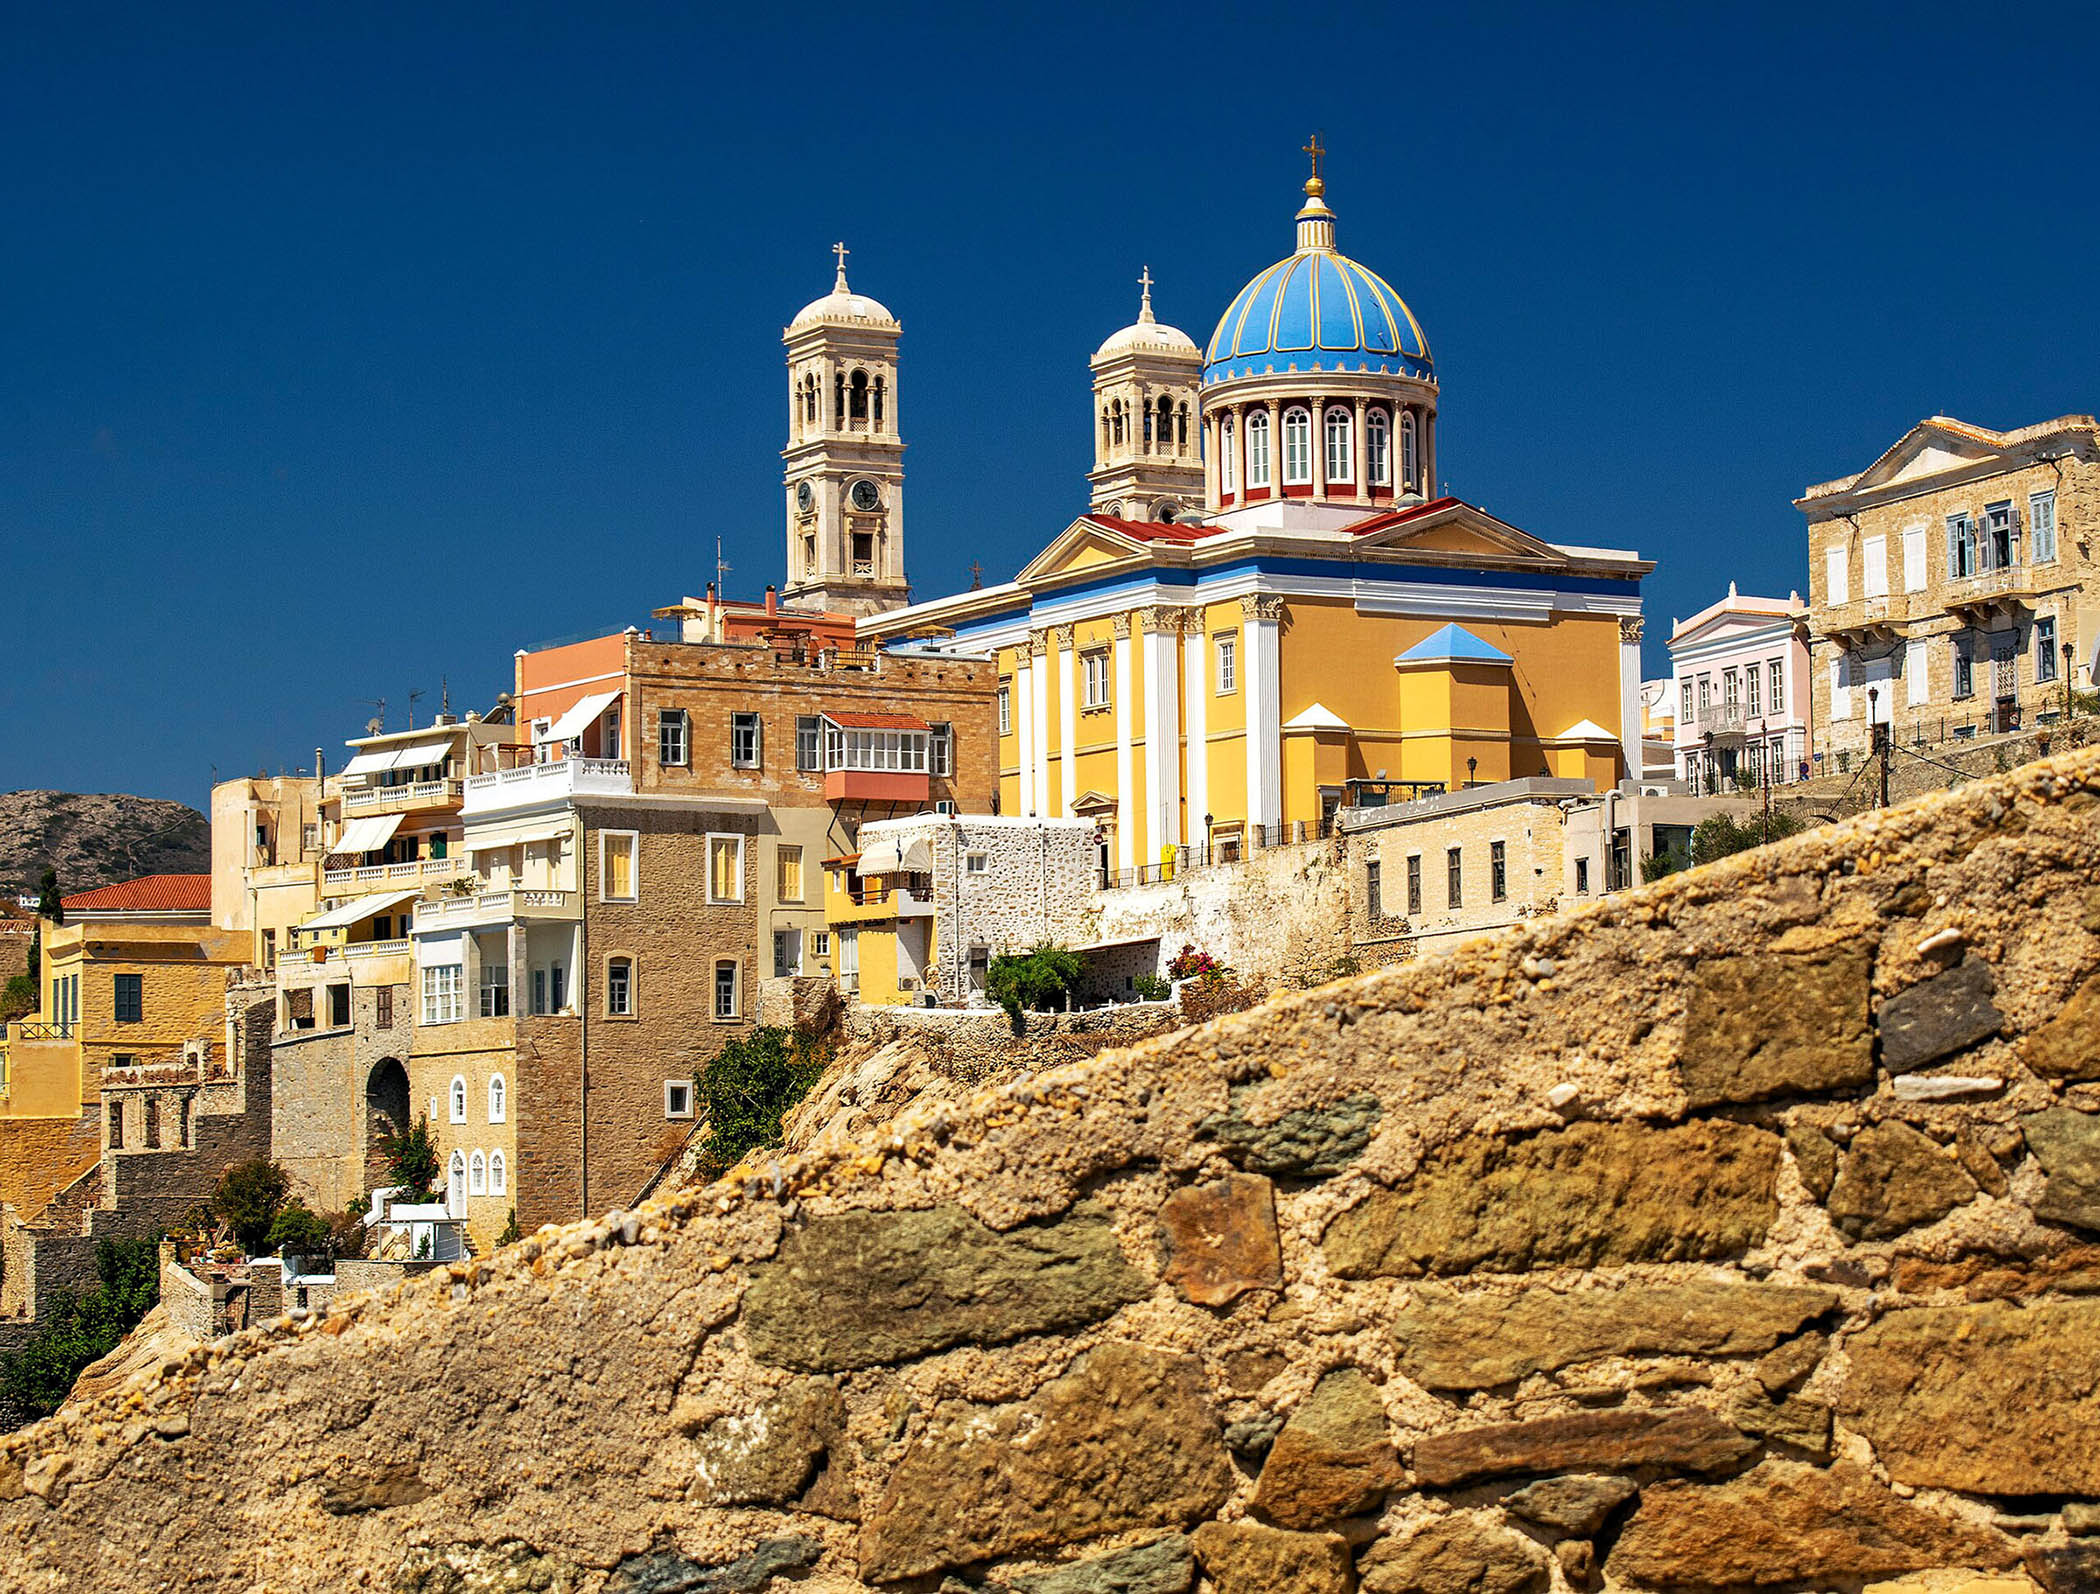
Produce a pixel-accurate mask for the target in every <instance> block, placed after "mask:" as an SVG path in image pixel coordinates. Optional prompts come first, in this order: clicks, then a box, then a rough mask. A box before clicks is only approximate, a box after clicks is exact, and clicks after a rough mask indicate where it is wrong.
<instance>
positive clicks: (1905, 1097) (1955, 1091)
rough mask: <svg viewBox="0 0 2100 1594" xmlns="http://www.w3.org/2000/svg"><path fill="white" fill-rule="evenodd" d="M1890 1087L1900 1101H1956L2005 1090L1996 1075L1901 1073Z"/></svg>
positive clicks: (2003, 1082)
mask: <svg viewBox="0 0 2100 1594" xmlns="http://www.w3.org/2000/svg"><path fill="white" fill-rule="evenodd" d="M1890 1084H1891V1086H1892V1088H1893V1089H1894V1091H1895V1093H1896V1099H1897V1100H1898V1101H1955V1100H1958V1099H1959V1098H1961V1097H1963V1096H1988V1095H1990V1094H1991V1093H1992V1092H1993V1091H1998V1090H2003V1089H2004V1088H2005V1081H2004V1080H2002V1079H2000V1078H1999V1077H1998V1076H1997V1075H1996V1074H1898V1075H1897V1076H1896V1077H1895V1079H1893V1080H1892V1081H1890Z"/></svg>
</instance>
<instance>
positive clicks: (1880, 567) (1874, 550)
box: [1859, 537, 1889, 598]
mask: <svg viewBox="0 0 2100 1594" xmlns="http://www.w3.org/2000/svg"><path fill="white" fill-rule="evenodd" d="M1859 560H1860V572H1859V590H1860V596H1862V597H1866V598H1885V597H1887V596H1888V595H1889V544H1888V539H1887V538H1886V537H1869V538H1867V539H1866V540H1865V541H1864V542H1862V543H1861V544H1860V545H1859Z"/></svg>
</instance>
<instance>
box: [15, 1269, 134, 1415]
mask: <svg viewBox="0 0 2100 1594" xmlns="http://www.w3.org/2000/svg"><path fill="white" fill-rule="evenodd" d="M95 1276H96V1278H97V1279H98V1280H100V1282H99V1283H98V1284H96V1286H95V1287H94V1288H93V1289H90V1290H85V1291H75V1292H74V1293H72V1294H71V1295H68V1296H65V1297H64V1298H62V1299H61V1300H59V1301H58V1302H56V1303H55V1304H54V1305H53V1307H52V1310H51V1315H50V1318H49V1320H48V1321H47V1322H46V1323H45V1324H44V1326H43V1327H42V1328H41V1329H39V1330H38V1331H37V1333H36V1334H35V1335H34V1336H33V1337H32V1338H31V1339H30V1340H29V1342H28V1343H27V1344H25V1345H24V1346H23V1347H22V1348H21V1349H20V1350H19V1351H14V1352H10V1353H7V1354H4V1355H0V1406H9V1407H15V1408H18V1409H19V1410H21V1411H24V1412H27V1413H28V1414H29V1415H30V1416H32V1417H48V1416H50V1415H51V1413H53V1412H54V1411H56V1410H58V1408H59V1407H60V1406H62V1405H64V1404H65V1400H66V1396H67V1395H68V1394H70V1393H71V1392H72V1389H73V1380H74V1379H76V1378H78V1377H79V1376H80V1370H81V1368H83V1367H85V1366H87V1365H88V1363H90V1362H93V1361H99V1360H100V1359H101V1358H102V1357H104V1356H107V1355H108V1354H109V1353H110V1352H111V1351H113V1350H115V1349H116V1348H117V1344H118V1342H119V1341H120V1340H122V1339H123V1338H124V1336H125V1335H126V1334H128V1333H130V1332H131V1331H132V1329H134V1328H135V1327H137V1326H138V1321H139V1319H140V1318H142V1317H144V1316H145V1315H146V1314H147V1313H148V1312H150V1311H152V1310H153V1307H154V1305H155V1304H156V1303H157V1302H158V1301H159V1300H160V1241H159V1239H158V1237H155V1238H153V1239H150V1240H99V1241H97V1242H96V1244H95Z"/></svg>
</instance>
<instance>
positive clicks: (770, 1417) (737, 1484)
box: [693, 1378, 853, 1520]
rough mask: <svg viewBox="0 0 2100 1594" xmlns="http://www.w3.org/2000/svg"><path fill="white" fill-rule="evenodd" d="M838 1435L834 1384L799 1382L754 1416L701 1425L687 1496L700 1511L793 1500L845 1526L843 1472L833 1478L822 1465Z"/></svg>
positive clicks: (840, 1402) (841, 1430) (840, 1410)
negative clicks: (838, 1519) (706, 1507)
mask: <svg viewBox="0 0 2100 1594" xmlns="http://www.w3.org/2000/svg"><path fill="white" fill-rule="evenodd" d="M845 1432H846V1402H845V1401H844V1399H842V1398H841V1397H840V1395H839V1391H838V1386H837V1385H836V1384H834V1383H833V1382H832V1381H831V1380H830V1379H828V1378H798V1379H796V1380H795V1381H794V1382H793V1383H791V1384H789V1385H788V1386H787V1388H785V1389H783V1390H782V1391H781V1392H780V1393H779V1394H778V1395H775V1396H774V1397H773V1398H772V1399H771V1400H768V1401H766V1402H765V1403H764V1404H763V1405H761V1406H759V1407H758V1408H757V1409H756V1410H755V1411H752V1412H750V1413H748V1414H738V1415H735V1416H729V1417H723V1418H720V1419H718V1420H717V1421H715V1422H713V1423H711V1424H709V1425H708V1428H707V1431H706V1432H705V1433H703V1434H702V1435H701V1436H700V1437H699V1439H698V1440H696V1441H695V1443H694V1449H695V1451H696V1452H697V1454H696V1456H695V1458H694V1463H693V1498H694V1499H695V1500H698V1501H700V1502H701V1503H703V1504H706V1505H785V1504H787V1503H789V1502H790V1501H800V1502H801V1503H802V1504H803V1505H804V1506H805V1508H806V1509H811V1510H817V1511H820V1512H822V1514H824V1515H826V1516H841V1517H846V1518H848V1519H849V1520H850V1518H851V1517H852V1515H853V1510H852V1503H851V1495H850V1490H849V1488H848V1486H847V1484H846V1482H845V1479H844V1473H843V1469H840V1470H839V1473H838V1475H837V1476H833V1475H832V1473H831V1471H830V1470H829V1469H827V1468H826V1466H825V1463H826V1461H827V1459H828V1458H829V1456H830V1453H831V1452H832V1450H833V1449H834V1448H835V1447H836V1446H837V1445H838V1443H839V1441H840V1440H841V1439H843V1438H844V1437H845Z"/></svg>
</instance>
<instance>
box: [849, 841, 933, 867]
mask: <svg viewBox="0 0 2100 1594" xmlns="http://www.w3.org/2000/svg"><path fill="white" fill-rule="evenodd" d="M932 870H933V844H932V843H931V842H929V841H927V840H925V839H924V838H923V837H922V838H921V839H919V840H917V841H914V842H912V843H911V844H910V845H909V846H900V845H899V843H898V842H897V840H895V839H894V838H892V837H889V836H884V837H881V838H879V839H878V840H875V841H871V842H869V843H868V844H867V845H866V846H865V847H863V848H861V852H860V869H859V872H860V873H861V874H864V875H871V874H930V873H931V872H932Z"/></svg>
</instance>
